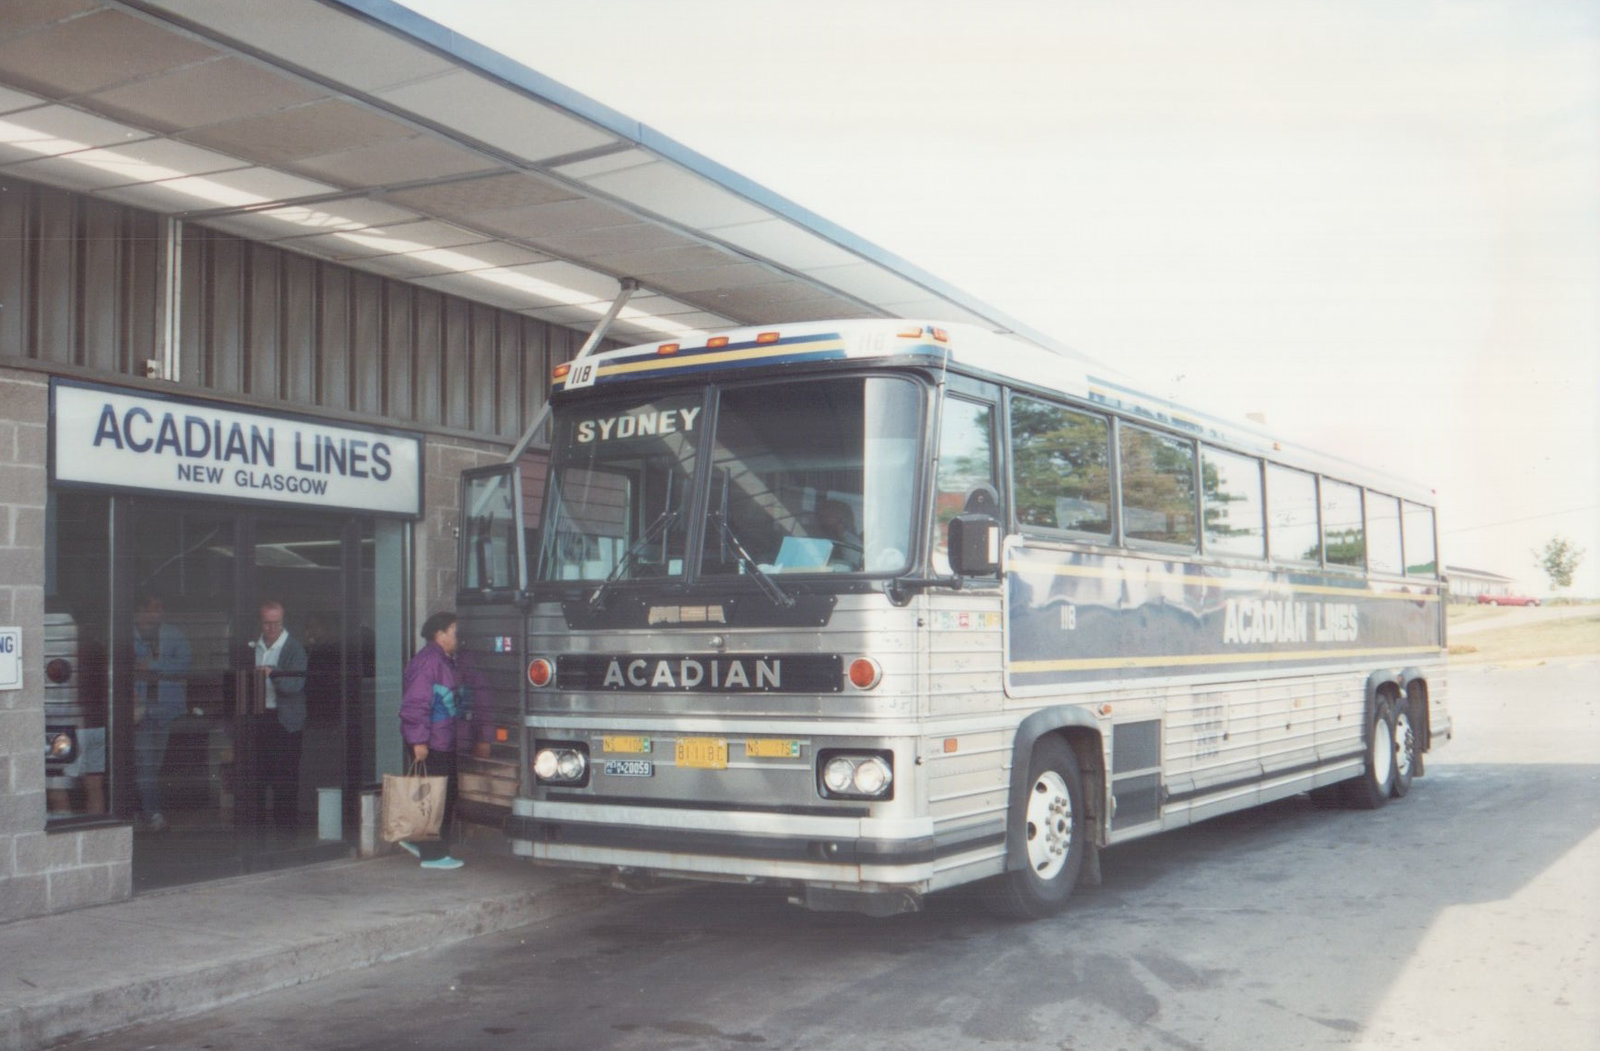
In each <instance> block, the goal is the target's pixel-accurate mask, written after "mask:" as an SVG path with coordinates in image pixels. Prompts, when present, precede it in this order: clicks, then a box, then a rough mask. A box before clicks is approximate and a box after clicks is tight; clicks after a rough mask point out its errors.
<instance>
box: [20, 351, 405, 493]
mask: <svg viewBox="0 0 1600 1051" xmlns="http://www.w3.org/2000/svg"><path fill="white" fill-rule="evenodd" d="M54 395H55V400H54V412H53V414H52V418H51V427H52V433H51V437H52V441H53V443H54V449H55V479H56V480H57V481H60V482H81V483H86V484H91V485H108V486H116V487H118V488H123V489H147V490H156V491H159V492H163V493H172V494H189V495H194V496H214V497H228V498H230V499H238V500H256V501H264V502H271V503H280V504H281V503H289V504H306V505H313V506H316V507H332V508H346V509H350V510H360V511H372V512H375V513H378V514H404V515H415V514H417V513H418V512H419V510H420V507H421V470H420V463H421V443H420V441H419V440H418V439H417V438H416V437H414V436H410V435H403V434H393V433H389V432H383V431H366V430H360V429H356V428H349V427H337V426H332V425H330V424H327V423H323V422H321V421H317V420H304V419H295V418H289V417H281V416H266V415H260V414H256V413H250V412H240V411H238V410H236V409H231V408H224V407H222V406H219V405H213V404H210V403H206V402H192V401H178V400H169V399H166V398H154V397H147V396H141V395H139V394H134V393H129V392H126V391H112V390H105V389H102V388H98V387H85V386H78V385H75V384H71V383H66V382H62V381H57V382H56V383H55V385H54Z"/></svg>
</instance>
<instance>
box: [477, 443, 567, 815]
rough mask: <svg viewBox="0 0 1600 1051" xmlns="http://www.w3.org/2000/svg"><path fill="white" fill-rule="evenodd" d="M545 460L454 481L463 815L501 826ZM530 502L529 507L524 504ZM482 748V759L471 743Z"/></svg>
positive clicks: (506, 809) (518, 715)
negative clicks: (463, 709)
mask: <svg viewBox="0 0 1600 1051" xmlns="http://www.w3.org/2000/svg"><path fill="white" fill-rule="evenodd" d="M548 463H549V453H548V451H546V450H543V449H529V450H528V451H527V452H525V453H524V454H523V455H522V457H521V458H520V459H519V460H518V461H517V462H515V463H504V464H496V465H494V466H492V467H479V468H474V469H472V470H469V471H466V472H464V473H463V474H462V478H461V532H460V548H459V553H458V572H459V576H458V580H459V581H460V586H459V590H458V592H457V603H456V606H457V615H458V616H459V618H460V622H461V629H460V635H461V652H460V656H459V657H458V658H457V659H458V663H459V666H460V671H461V674H462V681H463V682H464V683H465V685H466V687H467V694H468V700H469V703H470V704H471V715H470V718H469V719H468V722H467V726H468V732H467V733H466V734H464V735H463V737H464V738H465V739H464V740H462V741H459V742H458V743H457V750H458V752H459V755H458V757H457V761H458V763H459V764H460V765H459V780H460V788H459V791H460V799H461V815H462V816H463V817H464V818H466V819H468V820H471V821H479V822H483V823H485V824H498V823H499V822H500V821H501V820H502V819H504V817H505V816H506V815H507V814H509V813H510V808H511V800H512V798H513V797H514V796H515V795H516V793H517V786H518V771H519V769H520V765H521V764H520V758H521V756H520V742H521V726H522V714H523V705H522V690H523V671H522V669H523V667H524V659H525V658H524V654H523V650H524V649H525V640H526V638H527V626H526V621H525V619H524V616H523V609H524V607H523V596H524V595H525V593H526V590H527V586H528V578H529V575H530V572H529V566H528V563H527V557H526V556H527V553H529V552H533V551H537V550H538V543H537V539H538V530H539V526H540V523H541V521H542V516H541V514H540V510H541V508H542V504H543V500H544V476H545V470H546V467H547V465H548ZM530 501H531V502H530ZM477 744H488V746H489V748H488V754H487V756H485V755H483V754H482V752H483V749H481V748H480V749H477V750H476V751H477V753H478V754H474V748H473V747H472V746H473V745H477Z"/></svg>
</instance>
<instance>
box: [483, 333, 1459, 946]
mask: <svg viewBox="0 0 1600 1051" xmlns="http://www.w3.org/2000/svg"><path fill="white" fill-rule="evenodd" d="M702 339H703V341H701V340H696V341H694V342H684V343H681V344H680V343H664V344H651V345H648V346H638V347H629V348H626V349H621V350H612V351H606V352H602V353H597V354H594V355H592V356H588V357H584V358H581V359H579V360H578V361H577V362H576V363H575V364H574V365H572V366H570V367H569V366H563V369H568V370H569V371H566V372H565V373H562V372H561V371H560V370H558V379H557V384H556V389H555V391H554V393H553V394H552V397H551V402H552V405H553V417H552V428H551V432H550V433H551V436H552V437H551V447H550V450H549V457H548V467H547V470H546V468H545V465H544V463H543V462H542V460H540V459H535V458H529V457H524V458H522V459H520V460H519V461H518V462H517V463H516V464H512V465H508V466H506V467H505V468H494V469H489V470H480V471H474V472H470V473H469V475H468V477H467V479H466V482H465V486H464V493H463V500H464V504H463V507H464V511H463V514H464V517H463V525H462V552H463V565H462V574H463V576H462V580H463V592H462V595H461V614H462V623H463V637H464V638H465V639H466V640H467V645H468V647H469V649H470V657H471V659H472V660H473V661H474V663H475V668H476V673H477V674H479V675H480V676H481V680H482V682H483V685H484V687H485V689H484V694H485V696H492V697H493V698H494V701H493V703H494V704H495V705H496V706H497V710H498V711H499V713H500V717H501V720H502V721H503V722H505V723H506V724H507V725H508V726H510V727H511V731H510V732H509V733H508V734H507V735H506V736H507V742H506V745H505V747H504V748H503V749H502V752H501V756H502V759H501V761H502V762H504V763H507V764H509V763H510V762H511V761H512V760H513V759H514V760H515V761H516V762H517V763H519V764H520V770H519V771H518V774H517V776H516V777H515V778H507V779H506V780H507V781H508V782H509V781H512V780H514V781H515V782H516V783H517V784H518V785H519V787H518V788H516V790H515V797H514V798H512V799H510V800H509V816H508V817H507V819H506V828H507V830H508V832H509V834H510V836H511V839H512V841H513V844H514V848H515V850H516V851H517V852H518V853H519V854H522V855H525V856H528V857H531V858H535V859H538V860H540V861H547V862H557V863H569V864H578V865H585V866H602V867H606V868H610V869H614V870H617V871H618V872H619V873H621V874H623V875H624V876H626V875H630V874H635V873H637V874H648V875H653V876H680V877H687V878H695V879H711V880H734V881H739V882H751V883H767V884H771V885H774V886H777V887H781V888H784V889H786V890H787V891H788V892H789V893H790V894H791V896H792V897H793V899H794V900H795V901H797V902H799V903H802V904H804V905H806V906H808V907H811V908H818V909H853V910H859V911H862V912H867V913H871V914H876V915H883V914H889V913H894V912H899V911H904V910H908V909H914V908H916V907H918V905H919V903H920V901H921V899H922V896H923V895H925V894H928V893H930V892H933V891H937V890H940V889H942V888H947V887H953V886H957V885H959V884H965V883H971V882H973V881H976V880H988V881H989V882H988V884H987V885H986V887H987V889H988V890H989V891H990V893H989V894H988V897H989V898H990V899H992V901H993V902H994V903H995V904H996V905H997V906H998V907H999V908H1000V909H1001V910H1002V911H1005V912H1007V913H1010V914H1013V915H1019V916H1024V917H1029V916H1043V915H1047V914H1049V913H1051V912H1053V911H1055V910H1056V909H1058V908H1060V907H1061V906H1062V904H1063V903H1064V902H1065V901H1066V900H1067V897H1068V895H1069V894H1070V893H1071V891H1072V888H1073V885H1074V884H1075V883H1076V882H1077V881H1078V879H1079V878H1080V876H1082V877H1084V878H1097V877H1098V863H1097V859H1098V850H1099V849H1100V848H1101V847H1104V846H1107V845H1110V844H1114V843H1120V842H1123V841H1125V840H1129V839H1134V838H1136V837H1139V836H1146V835H1149V834H1151V833H1154V832H1160V831H1162V830H1164V829H1169V828H1174V827H1178V826H1182V825H1187V824H1190V823H1191V822H1194V821H1199V820H1201V819H1203V818H1207V817H1214V816H1216V815H1219V814H1225V813H1228V812H1230V811H1234V810H1239V809H1242V808H1245V807H1250V806H1255V805H1257V804H1260V803H1264V802H1267V801H1269V800H1274V799H1279V798H1282V797H1285V796H1290V795H1293V794H1296V793H1300V792H1308V791H1309V792H1313V793H1315V794H1317V795H1318V796H1320V797H1327V798H1337V799H1339V800H1341V801H1344V802H1346V803H1348V804H1350V805H1354V806H1358V807H1367V808H1371V807H1377V806H1380V805H1382V804H1383V803H1384V802H1385V801H1386V800H1388V799H1390V798H1392V797H1396V796H1403V795H1405V794H1406V792H1407V790H1408V789H1409V788H1410V786H1411V783H1412V779H1413V778H1414V777H1416V776H1418V775H1420V774H1421V773H1422V767H1423V753H1425V752H1426V751H1427V750H1428V749H1429V747H1430V746H1431V745H1432V744H1433V743H1435V742H1439V741H1443V740H1445V739H1447V738H1448V737H1449V735H1450V720H1449V715H1448V714H1447V712H1446V709H1445V706H1444V701H1445V680H1444V668H1445V662H1444V648H1445V636H1444V611H1443V606H1442V602H1441V591H1442V587H1443V582H1442V579H1441V575H1440V563H1439V558H1438V554H1437V551H1436V542H1435V537H1436V530H1435V522H1434V511H1433V508H1432V506H1431V505H1432V500H1431V497H1430V494H1429V491H1428V490H1426V489H1423V488H1419V487H1416V486H1413V485H1410V484H1407V483H1404V482H1400V481H1397V480H1394V479H1391V478H1387V477H1381V476H1378V475H1376V474H1374V473H1373V472H1370V471H1364V470H1361V469H1360V468H1357V467H1354V466H1352V465H1350V464H1348V463H1344V462H1342V461H1339V460H1336V459H1331V458H1327V457H1319V456H1315V455H1312V454H1309V453H1304V452H1301V451H1297V450H1291V449H1289V448H1287V447H1286V446H1284V445H1282V444H1280V443H1278V442H1275V441H1273V440H1271V439H1270V438H1265V437H1262V436H1261V435H1259V434H1255V433H1252V432H1250V431H1248V430H1243V429H1239V428H1235V427H1231V426H1228V425H1225V424H1223V423H1220V422H1218V421H1215V420H1212V419H1210V418H1208V417H1206V416H1204V415H1202V414H1199V413H1196V412H1193V411H1191V410H1188V409H1184V408H1180V407H1178V406H1175V405H1172V404H1169V403H1166V402H1163V401H1161V400H1159V399H1153V398H1149V397H1146V396H1144V395H1142V394H1140V393H1138V392H1136V391H1134V390H1132V389H1129V387H1127V386H1126V385H1124V384H1123V383H1122V382H1120V381H1113V380H1112V379H1110V378H1105V377H1100V376H1096V375H1095V374H1093V372H1094V368H1093V366H1091V365H1087V364H1086V363H1084V362H1082V361H1078V360H1075V359H1072V358H1069V357H1065V356H1062V355H1059V354H1054V353H1049V352H1047V351H1044V350H1041V349H1040V348H1038V347H1035V346H1032V345H1030V344H1028V343H1024V342H1021V341H1018V340H1014V339H1010V338H1006V337H1001V336H995V335H991V334H988V333H985V332H981V331H972V330H967V329H960V328H948V329H946V328H943V327H939V326H935V325H928V324H922V323H917V322H893V321H848V322H836V323H805V324H795V325H779V326H772V327H769V328H765V329H744V330H739V331H734V332H729V333H726V334H723V335H718V336H716V337H713V338H708V339H707V338H704V337H702ZM533 479H537V483H536V482H535V481H534V480H533ZM536 484H537V485H539V486H542V496H541V492H540V491H536ZM524 489H527V490H528V492H527V493H526V494H524V492H523V490H524Z"/></svg>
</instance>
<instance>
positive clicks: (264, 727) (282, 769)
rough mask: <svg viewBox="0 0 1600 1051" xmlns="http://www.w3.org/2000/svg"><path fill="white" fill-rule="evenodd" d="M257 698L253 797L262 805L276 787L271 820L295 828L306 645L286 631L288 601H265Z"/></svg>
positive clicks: (258, 641)
mask: <svg viewBox="0 0 1600 1051" xmlns="http://www.w3.org/2000/svg"><path fill="white" fill-rule="evenodd" d="M255 676H256V681H255V683H254V686H255V698H254V705H253V707H252V709H251V711H252V714H251V717H250V726H251V737H252V741H253V746H254V750H255V766H256V783H255V784H254V785H251V786H250V791H251V799H252V801H253V802H256V805H257V806H258V807H260V808H261V809H260V811H259V812H260V814H261V818H262V820H263V823H265V819H266V816H267V815H266V812H265V809H264V807H262V803H263V802H264V800H262V799H261V793H262V791H263V789H266V788H271V790H272V823H273V824H274V825H276V826H277V827H278V828H279V829H283V830H286V831H290V830H293V829H294V827H295V824H296V822H297V820H298V817H299V804H300V731H302V730H304V729H305V725H306V648H305V647H304V646H302V645H301V644H300V640H298V639H296V638H293V637H292V636H290V634H289V633H288V632H287V631H285V630H284V626H283V604H282V603H280V602H272V601H269V602H263V603H262V604H261V637H260V638H258V639H256V641H255Z"/></svg>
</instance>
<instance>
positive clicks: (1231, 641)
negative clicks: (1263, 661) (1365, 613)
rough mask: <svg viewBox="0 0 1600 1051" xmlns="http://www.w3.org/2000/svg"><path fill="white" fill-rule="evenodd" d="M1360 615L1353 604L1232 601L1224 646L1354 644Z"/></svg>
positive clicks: (1228, 604)
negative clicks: (1311, 643)
mask: <svg viewBox="0 0 1600 1051" xmlns="http://www.w3.org/2000/svg"><path fill="white" fill-rule="evenodd" d="M1360 624H1361V616H1360V611H1359V610H1358V609H1357V608H1356V604H1355V603H1354V602H1296V601H1294V600H1293V599H1273V598H1266V599H1262V598H1237V599H1235V598H1231V599H1228V600H1227V602H1226V604H1225V606H1224V609H1223V620H1222V642H1223V645H1234V646H1247V645H1251V644H1256V643H1276V642H1313V641H1314V642H1355V641H1356V638H1357V636H1358V634H1359V631H1360Z"/></svg>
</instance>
